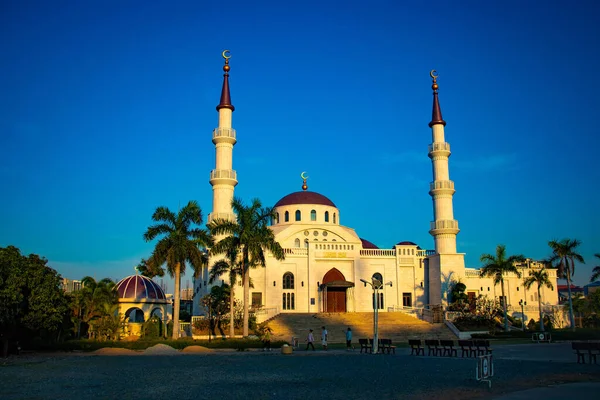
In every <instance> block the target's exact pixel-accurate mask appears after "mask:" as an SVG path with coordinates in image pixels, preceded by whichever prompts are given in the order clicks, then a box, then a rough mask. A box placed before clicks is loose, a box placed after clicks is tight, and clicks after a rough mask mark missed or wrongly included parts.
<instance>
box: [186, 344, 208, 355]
mask: <svg viewBox="0 0 600 400" xmlns="http://www.w3.org/2000/svg"><path fill="white" fill-rule="evenodd" d="M181 352H182V353H189V354H201V353H213V352H214V350H213V349H209V348H207V347H203V346H196V345H194V346H188V347H186V348H184V349H183V350H181Z"/></svg>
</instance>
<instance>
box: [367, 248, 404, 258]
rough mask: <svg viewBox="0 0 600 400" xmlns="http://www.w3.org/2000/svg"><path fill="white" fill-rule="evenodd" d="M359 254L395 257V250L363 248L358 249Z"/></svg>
mask: <svg viewBox="0 0 600 400" xmlns="http://www.w3.org/2000/svg"><path fill="white" fill-rule="evenodd" d="M360 255H361V256H384V257H395V256H396V250H394V249H392V250H383V249H363V250H361V251H360Z"/></svg>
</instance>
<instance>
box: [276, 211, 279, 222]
mask: <svg viewBox="0 0 600 400" xmlns="http://www.w3.org/2000/svg"><path fill="white" fill-rule="evenodd" d="M275 223H276V224H278V223H279V213H277V214H275Z"/></svg>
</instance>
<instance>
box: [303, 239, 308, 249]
mask: <svg viewBox="0 0 600 400" xmlns="http://www.w3.org/2000/svg"><path fill="white" fill-rule="evenodd" d="M304 247H305V248H307V249H308V239H304Z"/></svg>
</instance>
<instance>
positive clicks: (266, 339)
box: [262, 326, 271, 351]
mask: <svg viewBox="0 0 600 400" xmlns="http://www.w3.org/2000/svg"><path fill="white" fill-rule="evenodd" d="M262 339H263V351H271V328H270V327H268V326H267V327H266V328H265V329H264V330H263V337H262Z"/></svg>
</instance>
